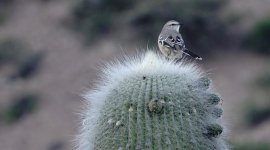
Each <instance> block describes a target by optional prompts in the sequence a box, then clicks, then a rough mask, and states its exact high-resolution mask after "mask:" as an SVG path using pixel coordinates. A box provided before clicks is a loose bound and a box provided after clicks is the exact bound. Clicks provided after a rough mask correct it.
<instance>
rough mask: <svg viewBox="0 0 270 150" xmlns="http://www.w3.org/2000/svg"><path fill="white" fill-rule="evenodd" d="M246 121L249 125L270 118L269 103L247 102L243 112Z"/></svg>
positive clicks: (254, 124)
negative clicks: (259, 104)
mask: <svg viewBox="0 0 270 150" xmlns="http://www.w3.org/2000/svg"><path fill="white" fill-rule="evenodd" d="M245 118H246V121H247V122H248V123H249V125H251V126H256V125H258V124H260V123H262V122H264V121H266V120H268V119H269V118H270V105H269V104H266V105H264V106H258V105H256V104H253V103H252V104H249V105H248V106H247V108H246V112H245Z"/></svg>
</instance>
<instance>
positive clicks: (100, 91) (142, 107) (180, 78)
mask: <svg viewBox="0 0 270 150" xmlns="http://www.w3.org/2000/svg"><path fill="white" fill-rule="evenodd" d="M85 99H86V104H87V105H86V109H85V112H83V125H82V129H81V133H80V134H79V136H78V148H77V149H78V150H92V149H93V150H109V149H111V150H124V149H131V150H135V149H136V150H148V149H149V150H150V149H151V150H162V149H164V150H169V149H172V150H174V149H179V150H182V149H188V150H193V149H194V150H198V149H201V150H205V149H207V150H214V149H228V148H227V145H226V144H225V142H224V139H223V136H222V135H221V134H222V131H223V127H222V126H221V125H219V124H218V122H219V121H218V118H219V117H220V116H221V115H222V109H221V108H220V107H219V105H218V104H219V102H220V97H219V96H218V95H217V94H215V93H214V92H213V90H212V86H211V81H210V80H209V79H208V78H207V77H205V76H204V74H203V73H202V72H201V71H200V70H199V69H198V67H196V66H195V65H194V64H183V63H181V62H180V63H174V62H171V61H168V60H165V59H163V58H162V57H160V56H158V55H157V54H155V53H153V52H151V51H148V52H146V54H145V55H144V56H143V57H142V59H138V58H137V59H135V60H130V59H128V60H127V61H124V63H120V62H118V63H116V64H114V65H107V67H106V69H104V76H103V81H102V82H101V84H100V85H99V86H98V87H97V88H96V90H93V91H90V92H87V93H86V95H85Z"/></svg>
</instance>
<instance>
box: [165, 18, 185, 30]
mask: <svg viewBox="0 0 270 150" xmlns="http://www.w3.org/2000/svg"><path fill="white" fill-rule="evenodd" d="M181 26H182V24H181V23H179V22H178V21H175V20H170V21H168V22H167V23H166V24H165V25H164V27H163V28H166V29H172V30H175V31H177V32H179V29H180V27H181Z"/></svg>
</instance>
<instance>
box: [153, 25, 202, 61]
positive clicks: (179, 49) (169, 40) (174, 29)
mask: <svg viewBox="0 0 270 150" xmlns="http://www.w3.org/2000/svg"><path fill="white" fill-rule="evenodd" d="M182 25H183V24H181V23H179V22H178V21H175V20H170V21H168V22H167V23H166V24H165V25H164V26H163V28H162V30H161V32H160V34H159V36H158V47H159V50H160V51H161V53H162V54H163V55H164V56H165V57H166V58H167V59H169V60H174V61H179V60H180V59H181V58H182V57H183V54H186V55H189V56H191V57H192V58H194V59H195V60H202V57H200V56H198V55H197V54H195V53H193V52H191V51H189V50H188V49H187V48H186V46H185V42H184V40H183V38H182V35H181V34H180V32H179V29H180V28H181V26H182Z"/></svg>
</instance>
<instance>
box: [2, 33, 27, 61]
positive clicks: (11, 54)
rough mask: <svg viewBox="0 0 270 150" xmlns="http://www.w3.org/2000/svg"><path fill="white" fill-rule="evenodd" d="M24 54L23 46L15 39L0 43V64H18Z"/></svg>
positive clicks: (4, 40)
mask: <svg viewBox="0 0 270 150" xmlns="http://www.w3.org/2000/svg"><path fill="white" fill-rule="evenodd" d="M25 53H26V52H25V47H24V45H23V44H22V43H21V42H19V41H18V40H16V39H12V38H8V39H3V40H1V41H0V64H3V63H18V62H19V61H21V59H22V57H24V54H25Z"/></svg>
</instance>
